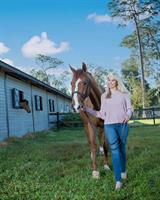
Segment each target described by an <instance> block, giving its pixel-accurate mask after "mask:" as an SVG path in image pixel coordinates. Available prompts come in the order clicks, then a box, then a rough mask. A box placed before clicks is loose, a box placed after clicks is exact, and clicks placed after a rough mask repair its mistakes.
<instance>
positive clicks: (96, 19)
mask: <svg viewBox="0 0 160 200" xmlns="http://www.w3.org/2000/svg"><path fill="white" fill-rule="evenodd" d="M106 5H107V0H23V1H22V0H14V1H11V0H1V6H0V24H1V31H0V58H1V59H3V60H4V61H7V62H9V63H11V64H13V65H14V66H15V67H18V68H21V69H23V70H24V71H26V72H28V71H29V70H30V69H31V68H35V67H36V64H35V55H36V53H44V54H47V55H50V56H53V57H57V58H59V59H62V60H63V61H64V65H63V66H62V67H63V68H65V69H68V64H71V65H73V66H75V67H77V68H78V67H79V66H81V63H82V62H86V63H88V64H91V63H92V64H95V65H99V66H104V67H107V68H112V69H115V70H119V69H120V64H121V62H122V61H123V60H125V59H126V58H127V57H129V53H130V52H129V50H128V49H127V48H122V47H120V46H119V44H120V42H121V40H122V38H123V37H124V36H126V35H128V34H129V33H130V32H131V31H132V28H133V27H131V26H127V27H126V28H118V27H117V24H116V23H113V21H111V20H110V18H109V17H108V10H107V6H106Z"/></svg>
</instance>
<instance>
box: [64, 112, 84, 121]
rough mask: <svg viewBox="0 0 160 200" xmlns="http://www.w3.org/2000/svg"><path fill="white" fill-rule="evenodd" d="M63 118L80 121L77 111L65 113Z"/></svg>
mask: <svg viewBox="0 0 160 200" xmlns="http://www.w3.org/2000/svg"><path fill="white" fill-rule="evenodd" d="M63 119H64V120H65V121H81V117H80V114H79V113H67V114H66V115H65V116H64V118H63Z"/></svg>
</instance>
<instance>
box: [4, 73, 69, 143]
mask: <svg viewBox="0 0 160 200" xmlns="http://www.w3.org/2000/svg"><path fill="white" fill-rule="evenodd" d="M5 77H6V79H5ZM5 87H6V90H5ZM14 88H16V89H18V90H20V91H23V92H24V98H25V99H27V100H28V102H29V105H30V108H31V113H27V112H26V111H25V110H24V109H15V108H13V107H12V89H14ZM5 91H6V93H5ZM5 94H6V95H5ZM35 95H38V96H41V97H42V102H43V110H42V111H37V110H36V107H35ZM49 99H53V100H54V103H55V111H54V112H66V111H67V110H66V106H67V105H69V107H70V100H68V99H66V98H64V97H62V96H60V95H57V94H56V95H55V94H53V93H50V92H47V91H46V89H41V88H39V87H36V86H33V85H31V84H30V83H28V82H25V81H22V80H18V79H16V78H13V77H12V76H10V75H6V76H5V74H4V73H3V72H0V140H4V139H5V138H7V137H8V134H9V136H10V137H12V136H23V135H25V134H27V133H31V132H34V131H35V132H37V131H43V130H47V129H48V128H51V127H53V126H54V124H50V123H49V121H51V122H53V121H56V116H53V115H52V116H49V112H50V111H49ZM6 105H7V106H6ZM7 119H8V124H7Z"/></svg>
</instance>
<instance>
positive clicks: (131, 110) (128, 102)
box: [125, 94, 133, 119]
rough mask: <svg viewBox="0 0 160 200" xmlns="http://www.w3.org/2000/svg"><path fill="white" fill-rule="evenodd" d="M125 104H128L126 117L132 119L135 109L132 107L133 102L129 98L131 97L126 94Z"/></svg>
mask: <svg viewBox="0 0 160 200" xmlns="http://www.w3.org/2000/svg"><path fill="white" fill-rule="evenodd" d="M125 102H126V115H127V116H128V117H129V119H130V118H131V116H132V114H133V107H132V105H131V100H130V98H129V95H128V94H126V95H125Z"/></svg>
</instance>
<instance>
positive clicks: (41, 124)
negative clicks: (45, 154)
mask: <svg viewBox="0 0 160 200" xmlns="http://www.w3.org/2000/svg"><path fill="white" fill-rule="evenodd" d="M35 95H38V96H41V97H42V105H43V110H42V111H37V110H36V108H35ZM32 96H33V115H34V125H35V131H42V130H46V129H48V125H49V124H48V109H47V107H48V101H47V92H46V91H45V90H42V89H40V88H37V87H35V86H32Z"/></svg>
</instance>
